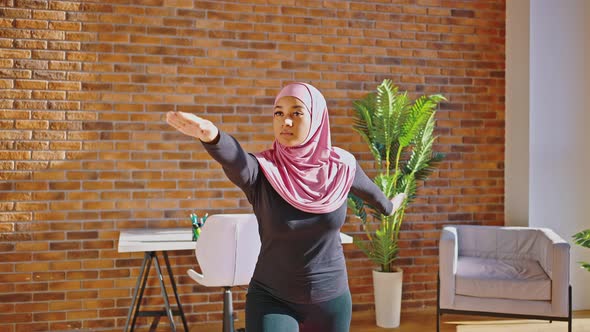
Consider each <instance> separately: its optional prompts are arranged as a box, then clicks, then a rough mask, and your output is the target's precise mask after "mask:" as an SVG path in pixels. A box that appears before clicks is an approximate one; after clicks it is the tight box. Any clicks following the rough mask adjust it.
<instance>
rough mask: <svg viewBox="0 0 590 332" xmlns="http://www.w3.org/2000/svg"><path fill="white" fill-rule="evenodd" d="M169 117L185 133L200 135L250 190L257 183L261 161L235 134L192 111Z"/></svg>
mask: <svg viewBox="0 0 590 332" xmlns="http://www.w3.org/2000/svg"><path fill="white" fill-rule="evenodd" d="M166 121H167V122H168V123H169V124H170V125H171V126H173V127H174V128H176V129H177V130H178V131H180V132H182V133H183V134H185V135H188V136H192V137H195V138H198V139H199V140H200V141H201V142H202V144H203V146H204V147H205V149H206V150H207V152H208V153H209V154H210V155H211V157H213V159H215V160H216V161H217V162H219V163H220V164H221V166H222V167H223V171H224V172H225V174H226V175H227V177H228V178H229V180H230V181H231V182H233V183H234V184H235V185H237V186H238V187H240V188H242V190H246V189H247V188H248V187H250V186H251V185H253V184H254V182H255V181H256V178H257V177H258V161H257V160H256V158H255V157H254V156H252V155H249V154H247V153H246V152H245V151H244V149H242V147H241V146H240V144H239V143H238V141H236V139H235V138H233V137H231V136H230V135H228V134H226V133H224V132H222V131H220V130H219V129H218V128H217V127H216V126H215V125H214V124H213V123H212V122H211V121H209V120H206V119H203V118H201V117H198V116H196V115H194V114H191V113H184V112H168V114H166Z"/></svg>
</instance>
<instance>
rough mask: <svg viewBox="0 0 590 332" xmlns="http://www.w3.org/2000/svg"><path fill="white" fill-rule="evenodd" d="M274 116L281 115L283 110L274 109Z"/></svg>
mask: <svg viewBox="0 0 590 332" xmlns="http://www.w3.org/2000/svg"><path fill="white" fill-rule="evenodd" d="M274 116H283V112H281V111H276V112H275V113H274Z"/></svg>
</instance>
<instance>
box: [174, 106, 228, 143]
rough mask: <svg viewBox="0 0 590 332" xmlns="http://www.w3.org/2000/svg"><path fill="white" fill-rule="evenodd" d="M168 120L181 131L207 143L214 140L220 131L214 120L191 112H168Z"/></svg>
mask: <svg viewBox="0 0 590 332" xmlns="http://www.w3.org/2000/svg"><path fill="white" fill-rule="evenodd" d="M166 122H168V124H169V125H171V126H172V127H174V128H176V130H178V131H180V132H181V133H183V134H185V135H188V136H192V137H196V138H198V139H200V140H201V141H203V142H205V143H208V142H211V141H213V140H214V139H215V138H216V137H217V134H218V133H219V129H217V127H216V126H215V125H214V124H213V122H211V121H209V120H205V119H203V118H201V117H198V116H196V115H194V114H191V113H185V112H168V113H166Z"/></svg>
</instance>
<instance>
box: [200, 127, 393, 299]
mask: <svg viewBox="0 0 590 332" xmlns="http://www.w3.org/2000/svg"><path fill="white" fill-rule="evenodd" d="M203 146H204V147H205V148H206V150H207V151H208V152H209V154H210V155H211V156H212V157H213V158H214V159H215V160H216V161H218V162H219V163H220V164H221V166H222V167H223V170H224V172H225V174H226V175H227V177H228V178H229V179H230V181H231V182H233V183H234V184H235V185H237V186H238V187H240V188H241V189H242V191H243V192H244V193H245V194H246V197H247V199H248V201H249V202H250V204H252V207H253V210H254V214H255V215H256V217H257V219H258V231H259V233H260V240H261V244H262V246H261V248H260V254H259V256H258V262H257V263H256V268H255V270H254V275H253V277H252V281H253V282H256V283H257V284H258V285H259V286H261V287H263V288H265V289H266V290H267V291H269V292H270V293H271V294H273V295H274V296H276V297H278V298H280V299H282V300H286V301H289V302H293V303H319V302H323V301H328V300H331V299H334V298H336V297H338V296H339V295H341V294H343V293H344V292H345V291H347V290H348V277H347V273H346V264H345V261H344V253H343V251H342V244H341V243H340V228H341V227H342V225H343V224H344V221H345V219H346V211H347V206H346V203H344V204H343V205H342V206H341V207H340V208H338V209H337V210H335V211H333V212H330V213H324V214H313V213H308V212H304V211H301V210H298V209H296V208H295V207H293V206H291V205H290V204H289V203H287V202H286V201H285V200H284V199H283V198H282V197H281V196H280V195H279V194H278V193H277V192H276V191H275V190H274V188H273V187H272V185H271V184H270V183H269V182H268V180H267V179H266V177H265V175H264V173H263V172H262V169H261V168H260V166H259V164H258V160H257V159H256V157H254V156H253V155H251V154H248V153H246V152H245V151H244V150H243V149H242V147H241V146H240V144H239V143H238V142H237V141H236V140H235V139H234V138H233V137H232V136H230V135H228V134H226V133H224V132H221V131H220V133H219V135H218V137H217V138H216V139H215V140H214V141H213V142H211V143H203ZM351 191H352V193H354V194H355V195H357V196H358V197H360V198H361V199H363V200H365V201H366V202H368V203H369V204H371V205H372V206H374V207H375V208H377V209H378V210H380V212H381V213H384V214H389V213H390V212H391V210H392V209H393V204H392V203H391V202H390V201H389V200H388V199H387V198H386V197H385V195H384V194H383V192H381V190H379V188H378V187H377V186H376V185H375V184H374V183H373V182H372V181H371V180H370V179H369V178H368V177H367V175H366V174H365V173H364V172H363V170H362V169H361V167H360V165H358V164H357V167H356V173H355V178H354V181H353V184H352V188H351Z"/></svg>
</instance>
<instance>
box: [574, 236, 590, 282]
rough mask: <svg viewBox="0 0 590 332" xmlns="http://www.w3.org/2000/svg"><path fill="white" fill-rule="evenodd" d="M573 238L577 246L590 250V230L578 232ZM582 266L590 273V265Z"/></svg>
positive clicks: (585, 263) (584, 264) (582, 263)
mask: <svg viewBox="0 0 590 332" xmlns="http://www.w3.org/2000/svg"><path fill="white" fill-rule="evenodd" d="M572 237H573V238H574V243H575V244H577V245H579V246H582V247H584V248H588V249H590V229H587V230H584V231H581V232H578V233H576V234H574V235H573V236H572ZM580 265H581V266H582V268H584V269H586V270H587V271H589V272H590V263H588V262H580Z"/></svg>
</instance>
